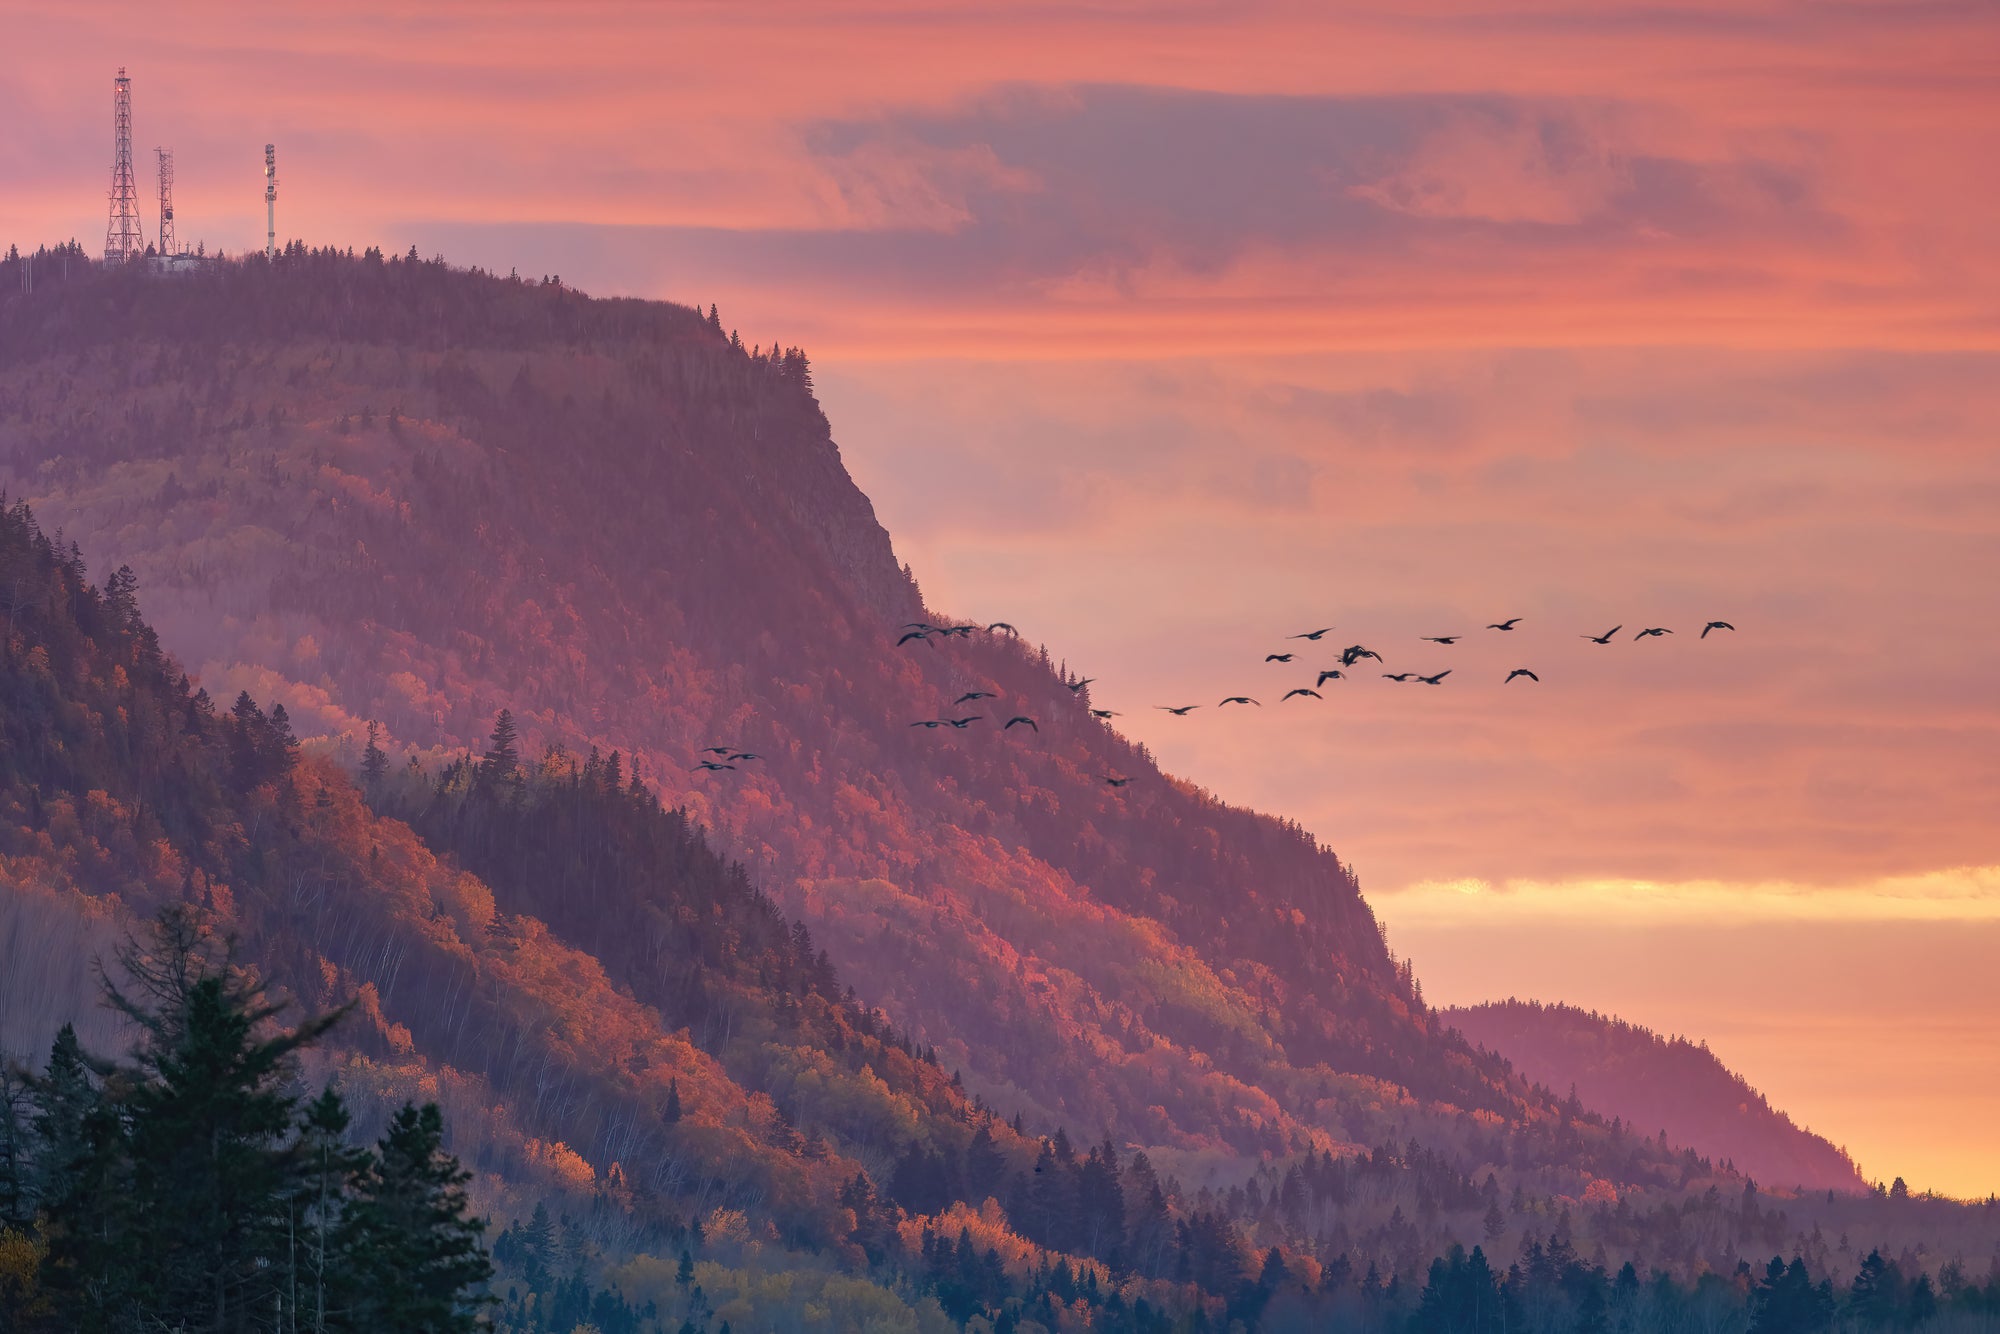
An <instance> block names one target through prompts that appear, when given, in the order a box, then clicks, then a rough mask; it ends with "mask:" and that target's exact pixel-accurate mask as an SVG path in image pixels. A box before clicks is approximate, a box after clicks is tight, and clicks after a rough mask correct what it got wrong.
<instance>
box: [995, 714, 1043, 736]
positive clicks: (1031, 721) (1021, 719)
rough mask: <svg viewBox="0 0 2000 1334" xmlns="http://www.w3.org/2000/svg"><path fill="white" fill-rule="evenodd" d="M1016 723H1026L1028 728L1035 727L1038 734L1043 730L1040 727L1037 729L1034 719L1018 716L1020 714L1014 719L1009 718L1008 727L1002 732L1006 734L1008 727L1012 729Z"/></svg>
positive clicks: (1023, 715) (1022, 715) (1003, 728)
mask: <svg viewBox="0 0 2000 1334" xmlns="http://www.w3.org/2000/svg"><path fill="white" fill-rule="evenodd" d="M1015 723H1026V724H1027V725H1028V726H1030V727H1033V728H1034V729H1035V730H1036V731H1037V732H1039V731H1041V730H1042V729H1041V728H1040V727H1037V726H1036V725H1035V720H1034V719H1033V718H1030V717H1028V716H1027V715H1025V714H1018V713H1017V714H1015V715H1014V716H1013V717H1012V718H1009V719H1008V720H1007V724H1006V726H1005V727H1002V728H1001V729H1000V730H1001V731H1003V732H1004V731H1006V730H1007V728H1008V727H1012V726H1013V725H1014V724H1015Z"/></svg>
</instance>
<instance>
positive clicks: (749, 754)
mask: <svg viewBox="0 0 2000 1334" xmlns="http://www.w3.org/2000/svg"><path fill="white" fill-rule="evenodd" d="M729 758H730V760H731V761H732V762H734V761H736V760H761V759H763V758H764V757H763V756H762V755H759V754H758V753H757V752H756V751H754V750H739V751H737V752H736V753H735V754H734V755H731V756H730V757H729Z"/></svg>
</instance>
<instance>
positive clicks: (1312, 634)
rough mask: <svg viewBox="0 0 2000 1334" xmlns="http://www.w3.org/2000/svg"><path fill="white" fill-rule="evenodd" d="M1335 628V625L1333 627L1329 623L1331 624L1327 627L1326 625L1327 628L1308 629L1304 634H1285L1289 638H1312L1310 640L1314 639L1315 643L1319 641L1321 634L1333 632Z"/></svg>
mask: <svg viewBox="0 0 2000 1334" xmlns="http://www.w3.org/2000/svg"><path fill="white" fill-rule="evenodd" d="M1333 629H1334V627H1332V626H1330V625H1329V626H1327V627H1326V628H1325V629H1324V630H1308V631H1306V632H1305V633H1304V634H1302V635H1286V636H1285V638H1287V639H1310V640H1312V641H1314V642H1315V643H1317V642H1318V641H1319V637H1320V636H1321V635H1325V634H1331V633H1333Z"/></svg>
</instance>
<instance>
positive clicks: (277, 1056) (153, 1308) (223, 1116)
mask: <svg viewBox="0 0 2000 1334" xmlns="http://www.w3.org/2000/svg"><path fill="white" fill-rule="evenodd" d="M120 963H121V964H122V965H123V967H124V970H125V972H126V973H127V974H129V975H130V977H131V978H132V979H133V983H132V987H133V990H132V992H131V993H128V992H127V991H126V990H124V989H122V988H120V987H118V986H117V985H115V984H111V983H108V982H107V984H106V988H105V991H106V996H107V999H108V1000H109V1001H110V1003H111V1005H112V1006H113V1007H114V1008H115V1009H117V1010H118V1011H120V1012H121V1013H123V1014H124V1015H125V1016H126V1017H127V1018H128V1019H130V1020H131V1021H132V1022H133V1023H134V1024H135V1025H136V1026H137V1028H138V1030H139V1033H140V1043H139V1048H138V1051H137V1053H136V1054H135V1062H134V1065H133V1067H132V1068H131V1070H130V1071H129V1072H127V1079H128V1080H129V1083H130V1086H131V1087H130V1089H129V1091H128V1092H126V1093H125V1094H124V1096H123V1098H122V1103H123V1111H124V1119H125V1122H126V1125H127V1127H128V1129H127V1139H128V1145H129V1153H130V1156H131V1193H130V1197H129V1198H130V1202H131V1206H132V1209H131V1221H130V1225H129V1232H130V1237H129V1242H128V1245H127V1246H126V1248H125V1250H126V1260H125V1263H127V1264H128V1265H129V1266H130V1267H131V1270H132V1274H133V1280H134V1294H135V1297H136V1299H137V1300H138V1301H139V1302H140V1303H141V1304H142V1305H143V1306H144V1308H145V1309H146V1310H147V1311H148V1312H149V1313H151V1315H152V1316H153V1318H154V1319H156V1320H159V1321H161V1322H163V1323H165V1324H166V1325H167V1326H169V1327H172V1326H173V1325H174V1324H176V1323H181V1324H185V1325H187V1326H188V1327H189V1328H191V1329H208V1330H218V1331H221V1330H239V1329H242V1330H248V1329H251V1328H256V1327H259V1326H260V1325H261V1323H262V1321H263V1320H264V1318H265V1317H266V1316H268V1314H269V1313H270V1312H272V1311H273V1310H275V1309H278V1308H279V1305H280V1303H281V1302H282V1301H283V1300H285V1298H286V1297H287V1296H288V1293H287V1291H286V1289H287V1288H288V1286H289V1285H288V1284H287V1283H286V1282H284V1277H285V1276H286V1275H288V1273H289V1272H290V1269H291V1263H292V1261H293V1259H294V1257H293V1254H292V1252H291V1247H290V1241H291V1234H290V1227H289V1222H290V1212H289V1209H288V1208H287V1201H288V1198H289V1197H290V1196H291V1195H293V1194H294V1193H295V1183H296V1180H297V1175H298V1163H297V1155H296V1152H295V1145H294V1143H293V1140H294V1133H293V1132H294V1112H295V1110H296V1099H295V1098H294V1097H293V1096H292V1095H291V1094H289V1093H287V1092H286V1091H285V1088H284V1085H285V1083H286V1081H287V1080H288V1079H289V1078H290V1077H291V1075H292V1072H293V1061H292V1058H293V1056H294V1054H295V1053H296V1052H297V1051H298V1050H299V1049H300V1048H302V1047H304V1046H305V1045H306V1044H307V1043H310V1042H312V1041H313V1040H315V1039H316V1038H318V1037H319V1036H320V1035H322V1034H324V1033H325V1032H326V1031H327V1030H328V1029H329V1028H331V1027H332V1026H333V1025H334V1023H335V1022H337V1021H338V1019H339V1018H340V1014H339V1013H338V1012H337V1013H334V1014H326V1015H318V1016H314V1017H312V1018H309V1019H307V1020H305V1021H304V1022H302V1023H301V1024H299V1025H298V1026H297V1027H295V1028H291V1029H282V1028H278V1027H276V1026H275V1025H274V1024H273V1022H272V1021H273V1020H275V1019H276V1017H277V1016H278V1015H279V1013H280V1012H281V1011H282V1010H283V1009H284V1006H283V1005H281V1004H279V1003H277V1002H274V1001H272V1000H270V999H268V998H267V996H266V994H265V990H264V987H263V984H262V983H261V982H259V981H258V980H257V979H256V978H255V977H254V976H253V975H251V974H250V973H248V972H246V971H245V970H243V969H241V968H238V967H236V966H235V965H234V963H233V962H232V961H231V960H230V958H229V956H228V953H227V950H226V948H218V947H217V945H216V944H215V943H214V942H213V941H212V940H210V939H209V938H208V937H207V936H206V934H205V933H204V932H203V930H202V929H201V926H200V924H199V923H198V922H197V920H196V919H195V918H194V916H193V915H192V914H191V913H190V912H188V911H187V910H186V909H184V908H176V909H172V910H169V912H168V913H166V914H165V915H163V916H162V918H161V919H160V922H159V924H158V926H157V928H156V931H155V938H154V942H153V947H152V948H151V949H150V950H141V949H138V948H136V947H131V946H128V947H127V948H126V949H125V950H123V951H121V953H120Z"/></svg>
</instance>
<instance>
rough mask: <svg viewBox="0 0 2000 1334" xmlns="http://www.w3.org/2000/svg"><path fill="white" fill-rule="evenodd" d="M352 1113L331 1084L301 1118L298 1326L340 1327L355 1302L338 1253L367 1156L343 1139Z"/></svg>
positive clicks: (292, 1301)
mask: <svg viewBox="0 0 2000 1334" xmlns="http://www.w3.org/2000/svg"><path fill="white" fill-rule="evenodd" d="M350 1120H351V1118H350V1117H349V1115H348V1112H347V1105H346V1104H345V1103H344V1102H343V1101H342V1100H341V1097H340V1095H339V1094H338V1093H336V1092H334V1091H333V1089H332V1088H331V1087H329V1088H327V1089H326V1090H324V1091H323V1092H322V1093H321V1094H320V1095H319V1097H317V1098H315V1099H313V1101H312V1102H311V1103H309V1104H307V1106H306V1109H305V1113H304V1115H303V1116H302V1117H301V1118H300V1122H299V1140H298V1154H297V1160H298V1184H297V1188H296V1191H295V1194H294V1197H293V1207H292V1211H291V1217H292V1237H291V1238H290V1242H291V1246H290V1250H291V1253H292V1254H293V1255H294V1256H296V1257H297V1259H296V1263H295V1264H294V1265H293V1266H292V1268H293V1271H294V1274H295V1278H294V1279H293V1281H292V1282H291V1283H290V1285H289V1286H290V1289H291V1291H290V1293H289V1295H288V1301H287V1305H288V1306H289V1307H290V1309H291V1310H292V1311H293V1312H294V1313H295V1315H296V1317H297V1323H298V1327H299V1328H300V1329H304V1330H311V1331H313V1334H324V1332H325V1331H327V1330H332V1329H340V1328H344V1325H343V1323H342V1322H343V1320H344V1318H345V1317H346V1315H347V1314H348V1313H349V1312H350V1311H352V1309H353V1308H354V1306H355V1305H356V1293H355V1291H354V1289H355V1283H354V1275H353V1273H352V1271H351V1270H350V1268H349V1267H348V1266H347V1265H346V1264H345V1263H344V1257H343V1256H342V1254H341V1250H342V1246H343V1244H344V1239H345V1235H346V1230H347V1202H348V1200H349V1198H350V1196H351V1194H352V1192H353V1190H354V1188H355V1186H356V1184H357V1183H358V1182H359V1181H360V1180H361V1179H362V1177H363V1176H364V1175H365V1174H366V1173H367V1171H368V1169H369V1167H370V1165H371V1159H370V1157H369V1154H368V1152H367V1151H366V1150H364V1149H356V1148H354V1147H353V1146H352V1145H350V1144H348V1142H347V1128H348V1124H349V1122H350Z"/></svg>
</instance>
